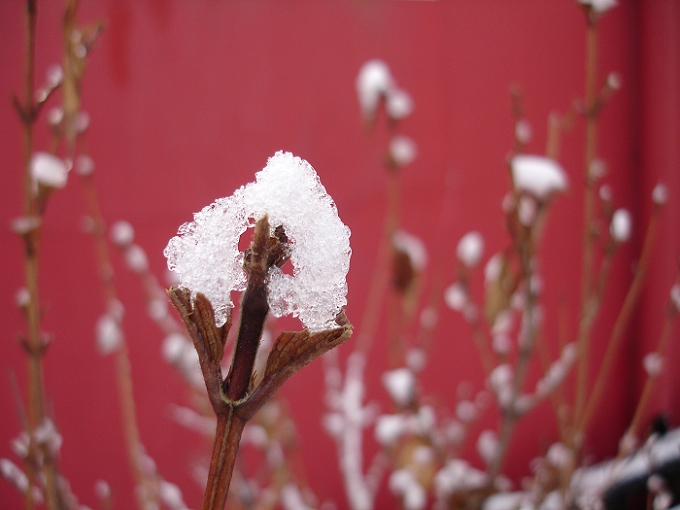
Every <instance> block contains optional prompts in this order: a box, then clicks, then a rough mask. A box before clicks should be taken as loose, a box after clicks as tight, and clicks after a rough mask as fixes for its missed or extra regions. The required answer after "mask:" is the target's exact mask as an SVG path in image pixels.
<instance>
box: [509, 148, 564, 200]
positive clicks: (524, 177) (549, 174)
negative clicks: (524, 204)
mask: <svg viewBox="0 0 680 510" xmlns="http://www.w3.org/2000/svg"><path fill="white" fill-rule="evenodd" d="M511 166H512V176H513V179H514V181H515V187H516V188H517V190H519V191H525V192H527V193H529V194H531V195H534V196H535V197H536V198H537V199H545V198H548V197H549V196H550V195H551V194H552V193H555V192H560V191H565V190H566V189H567V174H566V173H565V171H564V169H563V168H562V166H561V165H560V164H559V163H557V161H555V160H554V159H551V158H546V157H544V156H535V155H529V154H521V155H519V156H515V157H514V158H512V161H511Z"/></svg>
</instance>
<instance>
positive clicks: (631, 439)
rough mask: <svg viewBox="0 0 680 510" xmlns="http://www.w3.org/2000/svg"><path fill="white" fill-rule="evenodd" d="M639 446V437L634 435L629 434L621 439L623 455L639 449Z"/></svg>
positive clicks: (620, 444) (620, 445) (620, 449)
mask: <svg viewBox="0 0 680 510" xmlns="http://www.w3.org/2000/svg"><path fill="white" fill-rule="evenodd" d="M637 445H638V440H637V437H635V435H634V434H631V433H629V432H627V433H625V434H624V435H623V437H621V440H620V441H619V451H620V452H621V454H623V455H628V454H629V453H631V452H632V451H633V450H635V448H637Z"/></svg>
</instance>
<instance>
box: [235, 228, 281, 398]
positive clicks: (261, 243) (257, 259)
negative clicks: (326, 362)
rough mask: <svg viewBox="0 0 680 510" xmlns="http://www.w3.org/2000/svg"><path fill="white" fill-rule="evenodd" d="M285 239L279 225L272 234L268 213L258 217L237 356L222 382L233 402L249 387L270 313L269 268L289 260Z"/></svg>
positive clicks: (247, 258) (249, 257)
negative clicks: (274, 234) (271, 234)
mask: <svg viewBox="0 0 680 510" xmlns="http://www.w3.org/2000/svg"><path fill="white" fill-rule="evenodd" d="M285 243H286V237H285V233H284V232H283V229H282V228H279V229H277V237H270V227H269V219H268V218H267V216H266V215H265V216H264V217H263V218H261V219H259V220H258V221H257V223H256V224H255V234H254V238H253V242H252V243H251V245H250V248H249V249H248V250H247V251H246V253H245V257H244V261H243V268H244V269H245V270H246V272H247V273H248V285H247V287H246V290H245V292H244V293H243V297H242V298H241V322H240V324H239V331H238V336H237V338H236V347H235V348H234V358H233V359H232V363H231V369H230V370H229V374H228V375H227V378H226V380H225V381H224V385H223V387H224V392H225V394H226V396H227V398H228V399H229V400H231V401H232V402H237V401H239V400H241V399H242V398H243V397H245V396H246V393H247V392H248V388H249V387H250V383H251V378H252V376H253V367H254V366H255V358H256V357H257V349H258V347H259V345H260V339H261V338H262V331H263V330H264V322H265V320H266V319H267V313H269V304H268V303H267V279H268V275H269V269H270V268H271V267H272V266H274V265H278V266H281V265H283V263H285V261H286V260H287V253H286V246H285Z"/></svg>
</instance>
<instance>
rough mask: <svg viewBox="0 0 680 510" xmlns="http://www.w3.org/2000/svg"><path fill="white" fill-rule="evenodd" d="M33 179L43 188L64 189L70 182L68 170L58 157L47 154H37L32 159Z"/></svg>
mask: <svg viewBox="0 0 680 510" xmlns="http://www.w3.org/2000/svg"><path fill="white" fill-rule="evenodd" d="M31 177H33V180H35V182H37V183H38V184H42V185H43V186H47V187H50V188H63V187H64V186H66V181H67V180H68V168H67V167H66V163H64V161H63V160H61V159H59V158H58V157H56V156H53V155H52V154H48V153H47V152H36V153H34V154H33V157H32V158H31Z"/></svg>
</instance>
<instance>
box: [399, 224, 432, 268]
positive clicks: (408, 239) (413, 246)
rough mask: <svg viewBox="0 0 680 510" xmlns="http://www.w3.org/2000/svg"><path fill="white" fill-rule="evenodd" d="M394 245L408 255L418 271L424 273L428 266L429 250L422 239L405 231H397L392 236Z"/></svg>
mask: <svg viewBox="0 0 680 510" xmlns="http://www.w3.org/2000/svg"><path fill="white" fill-rule="evenodd" d="M392 245H393V246H394V247H395V248H396V249H397V250H399V251H402V252H404V253H406V254H407V255H408V257H409V259H410V261H411V265H412V266H413V269H415V270H416V271H422V270H423V269H425V266H427V248H425V243H423V241H422V240H420V238H418V237H416V236H414V235H413V234H409V233H408V232H406V231H404V230H397V231H396V232H395V233H394V235H393V236H392Z"/></svg>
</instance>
